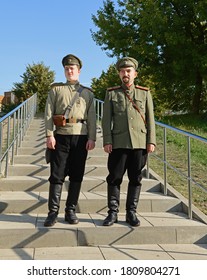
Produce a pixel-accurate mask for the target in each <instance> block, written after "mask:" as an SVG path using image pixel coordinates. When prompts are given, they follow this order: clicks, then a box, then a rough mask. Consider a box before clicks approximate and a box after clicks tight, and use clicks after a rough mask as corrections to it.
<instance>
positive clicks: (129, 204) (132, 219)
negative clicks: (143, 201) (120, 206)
mask: <svg viewBox="0 0 207 280" xmlns="http://www.w3.org/2000/svg"><path fill="white" fill-rule="evenodd" d="M140 191H141V186H134V185H130V184H129V185H128V191H127V200H126V222H127V223H128V224H130V225H131V226H133V227H137V226H139V225H140V221H139V219H138V218H137V216H136V209H137V205H138V201H139V196H140Z"/></svg>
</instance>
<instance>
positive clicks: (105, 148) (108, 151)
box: [104, 144, 112, 154]
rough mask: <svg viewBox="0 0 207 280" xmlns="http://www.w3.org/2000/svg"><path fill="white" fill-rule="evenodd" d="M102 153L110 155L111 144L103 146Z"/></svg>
mask: <svg viewBox="0 0 207 280" xmlns="http://www.w3.org/2000/svg"><path fill="white" fill-rule="evenodd" d="M104 151H105V152H106V153H108V154H110V153H111V152H112V145H111V144H107V145H105V146H104Z"/></svg>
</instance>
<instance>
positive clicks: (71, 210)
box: [65, 182, 81, 224]
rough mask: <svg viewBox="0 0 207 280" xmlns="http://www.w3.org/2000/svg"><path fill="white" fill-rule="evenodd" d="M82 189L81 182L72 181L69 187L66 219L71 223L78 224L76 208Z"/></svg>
mask: <svg viewBox="0 0 207 280" xmlns="http://www.w3.org/2000/svg"><path fill="white" fill-rule="evenodd" d="M80 189H81V182H70V183H69V188H68V197H67V201H66V208H65V221H66V222H68V223H69V224H78V223H79V220H78V217H77V216H76V213H75V210H76V206H77V203H78V198H79V194H80Z"/></svg>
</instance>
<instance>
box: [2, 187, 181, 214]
mask: <svg viewBox="0 0 207 280" xmlns="http://www.w3.org/2000/svg"><path fill="white" fill-rule="evenodd" d="M66 198H67V192H66V191H63V192H62V197H61V204H60V212H62V213H63V212H64V209H65V202H66ZM0 200H1V202H0V213H47V212H48V208H47V200H48V191H47V192H35V191H29V192H21V191H17V192H14V191H13V192H10V191H9V192H3V191H2V192H1V193H0ZM125 203H126V192H121V195H120V208H119V209H120V211H123V212H124V211H125ZM101 211H105V212H106V211H107V196H106V192H98V191H94V192H83V191H82V192H81V193H80V197H79V203H78V205H77V212H80V213H99V212H101ZM138 211H141V212H143V211H144V212H161V211H164V212H173V211H182V203H181V202H180V200H179V199H177V198H175V197H170V196H164V195H163V194H162V193H158V192H156V193H150V192H142V193H141V195H140V200H139V205H138Z"/></svg>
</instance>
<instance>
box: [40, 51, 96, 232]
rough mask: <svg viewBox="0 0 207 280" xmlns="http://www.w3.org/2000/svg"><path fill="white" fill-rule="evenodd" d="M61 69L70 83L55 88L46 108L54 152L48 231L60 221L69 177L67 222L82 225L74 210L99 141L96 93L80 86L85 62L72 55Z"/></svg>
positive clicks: (46, 121) (49, 136) (58, 84)
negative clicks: (59, 216)
mask: <svg viewBox="0 0 207 280" xmlns="http://www.w3.org/2000/svg"><path fill="white" fill-rule="evenodd" d="M62 65H63V67H64V72H65V77H66V79H67V81H66V83H55V84H53V85H52V87H51V90H50V92H49V95H48V98H47V102H46V107H45V128H46V145H47V148H48V149H50V151H51V152H50V154H51V160H50V177H49V182H50V186H49V199H48V208H49V213H48V216H47V218H46V220H45V223H44V225H45V226H46V227H49V226H53V225H54V224H55V223H56V221H57V216H58V212H59V207H60V198H61V192H62V185H63V183H64V180H65V177H66V176H68V177H69V189H68V196H67V200H66V207H65V221H67V222H68V223H69V224H77V223H78V222H79V220H78V218H77V216H76V213H75V210H76V206H77V203H78V198H79V193H80V189H81V182H82V180H83V175H84V170H85V162H86V158H87V153H88V151H89V150H92V149H94V147H95V140H96V115H95V109H94V101H93V93H92V91H91V90H90V89H89V88H86V87H84V86H82V85H80V83H79V75H80V71H81V70H80V69H81V67H82V62H81V60H80V59H79V58H78V57H76V56H75V55H72V54H69V55H66V56H65V57H64V58H63V59H62ZM54 122H55V124H56V125H54Z"/></svg>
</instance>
